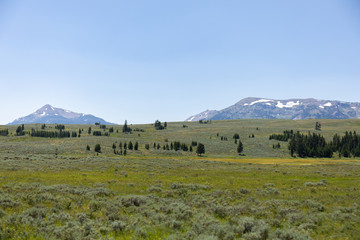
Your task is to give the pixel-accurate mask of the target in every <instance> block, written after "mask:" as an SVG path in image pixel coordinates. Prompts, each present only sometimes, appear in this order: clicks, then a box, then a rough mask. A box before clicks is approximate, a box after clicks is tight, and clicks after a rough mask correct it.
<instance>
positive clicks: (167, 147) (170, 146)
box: [145, 141, 198, 152]
mask: <svg viewBox="0 0 360 240" xmlns="http://www.w3.org/2000/svg"><path fill="white" fill-rule="evenodd" d="M197 145H198V143H197V142H195V141H192V142H191V144H190V145H188V144H186V143H182V142H179V141H175V142H171V143H170V144H169V143H166V144H164V145H162V146H161V145H160V143H156V142H154V144H153V145H152V147H153V148H154V149H157V150H159V149H162V150H167V151H172V150H175V151H180V150H182V151H184V152H188V151H189V152H192V151H193V147H194V146H197ZM145 149H147V150H149V149H150V144H145Z"/></svg>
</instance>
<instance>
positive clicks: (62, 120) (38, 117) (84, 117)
mask: <svg viewBox="0 0 360 240" xmlns="http://www.w3.org/2000/svg"><path fill="white" fill-rule="evenodd" d="M96 122H100V123H101V124H113V123H109V122H107V121H105V120H104V119H102V118H99V117H95V116H94V115H91V114H84V113H76V112H72V111H69V110H65V109H62V108H56V107H53V106H51V105H49V104H46V105H45V106H43V107H42V108H40V109H38V110H36V111H35V112H34V113H32V114H29V115H27V116H25V117H21V118H18V119H16V120H14V121H13V122H11V123H9V124H8V125H16V124H32V123H47V124H52V123H59V124H94V123H96Z"/></svg>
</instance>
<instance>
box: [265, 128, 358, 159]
mask: <svg viewBox="0 0 360 240" xmlns="http://www.w3.org/2000/svg"><path fill="white" fill-rule="evenodd" d="M269 139H275V140H278V141H285V142H286V141H288V140H289V139H290V141H289V146H288V148H289V150H290V154H291V156H294V154H296V155H297V156H299V157H314V158H317V157H318V158H331V157H332V156H333V154H334V152H338V153H339V157H360V135H357V133H356V132H345V135H344V136H342V137H340V136H339V135H338V134H335V135H334V136H333V140H332V141H328V142H327V141H326V140H325V138H324V137H323V136H322V135H320V134H317V133H310V132H309V133H308V134H301V133H300V132H299V131H297V132H296V133H295V132H294V131H293V130H286V131H284V132H283V134H272V135H271V136H270V137H269ZM273 148H279V144H278V145H273Z"/></svg>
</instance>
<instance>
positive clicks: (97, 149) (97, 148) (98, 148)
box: [95, 144, 101, 153]
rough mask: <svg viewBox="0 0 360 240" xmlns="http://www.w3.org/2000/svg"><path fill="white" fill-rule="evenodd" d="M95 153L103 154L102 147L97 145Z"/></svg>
mask: <svg viewBox="0 0 360 240" xmlns="http://www.w3.org/2000/svg"><path fill="white" fill-rule="evenodd" d="M95 152H97V153H101V146H100V144H96V145H95Z"/></svg>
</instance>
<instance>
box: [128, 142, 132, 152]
mask: <svg viewBox="0 0 360 240" xmlns="http://www.w3.org/2000/svg"><path fill="white" fill-rule="evenodd" d="M128 149H129V150H133V143H132V142H131V141H130V142H129V146H128Z"/></svg>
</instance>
